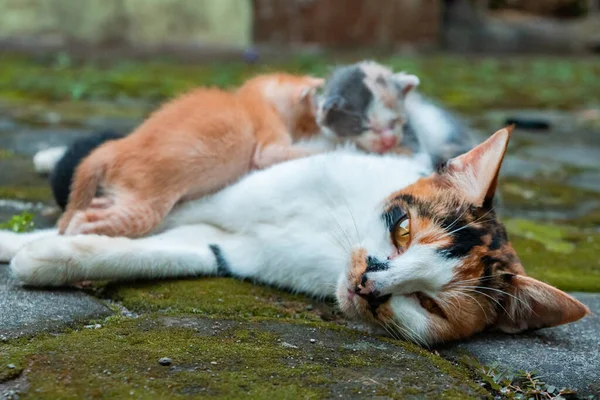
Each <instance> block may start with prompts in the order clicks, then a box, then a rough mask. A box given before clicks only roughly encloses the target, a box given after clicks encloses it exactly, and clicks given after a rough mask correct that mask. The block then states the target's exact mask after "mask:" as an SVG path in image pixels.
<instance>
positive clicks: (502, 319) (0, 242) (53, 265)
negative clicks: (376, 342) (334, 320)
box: [0, 129, 589, 346]
mask: <svg viewBox="0 0 600 400" xmlns="http://www.w3.org/2000/svg"><path fill="white" fill-rule="evenodd" d="M509 137H510V129H502V130H500V131H498V132H496V133H495V134H494V135H493V136H492V137H490V138H489V139H488V140H486V141H485V142H484V143H482V144H480V145H479V146H477V147H475V148H474V149H473V150H471V151H469V152H468V153H465V154H463V155H461V156H459V157H456V158H453V159H451V160H449V161H448V163H446V165H445V166H444V168H443V169H441V170H439V171H436V172H432V171H431V169H430V165H429V164H428V163H423V162H421V161H419V159H418V158H414V157H412V156H378V155H373V154H364V153H359V152H356V151H352V150H349V149H344V150H338V151H335V152H331V153H326V154H321V155H316V156H314V157H307V158H302V159H297V160H293V161H290V162H287V163H282V164H278V165H275V166H273V167H272V168H269V169H266V170H262V171H256V172H254V173H251V174H249V175H247V176H245V177H244V178H242V179H241V180H240V181H238V182H237V183H235V184H233V185H231V186H229V187H226V188H225V189H223V190H221V191H219V192H217V193H215V194H212V195H208V196H205V197H203V198H201V199H197V200H194V201H191V202H188V203H185V204H183V205H181V206H180V207H178V208H176V209H175V210H174V211H173V212H172V213H171V214H170V215H169V216H167V218H166V219H165V220H164V221H163V223H162V224H161V226H160V227H158V228H157V229H155V230H154V232H153V233H152V235H150V236H147V237H144V238H140V239H128V238H123V237H118V238H114V237H107V236H97V235H77V236H59V235H58V234H57V232H56V230H48V231H38V232H33V233H28V234H27V233H26V234H15V233H12V232H0V259H10V258H12V260H11V263H10V268H11V270H12V272H13V274H14V276H15V277H16V278H17V279H19V280H20V281H21V282H23V283H24V284H28V285H35V286H60V285H66V284H69V283H74V282H78V281H82V280H130V279H160V278H177V277H192V276H199V275H223V276H232V277H236V278H241V279H250V280H253V281H256V282H262V283H265V284H269V285H273V286H277V287H282V288H287V289H290V290H293V291H299V292H304V293H307V294H309V295H313V296H317V297H335V298H336V299H337V302H338V304H339V306H340V308H341V310H342V311H343V312H344V313H345V314H346V315H347V316H348V317H351V318H356V319H358V320H360V321H362V322H364V323H366V324H368V325H369V326H371V327H373V328H374V329H375V330H379V331H381V332H387V333H388V334H390V335H392V336H394V337H403V338H406V339H408V340H412V341H414V342H416V343H418V344H421V345H424V346H429V345H432V344H434V343H439V342H444V341H449V340H455V339H462V338H467V337H469V336H471V335H473V334H475V333H477V332H480V331H482V330H484V329H499V330H502V331H505V332H510V333H515V332H520V331H524V330H527V329H537V328H542V327H549V326H555V325H560V324H564V323H568V322H573V321H576V320H578V319H580V318H582V317H584V316H585V315H586V314H588V313H589V310H588V309H587V308H586V306H585V305H583V304H582V303H580V302H579V301H577V300H576V299H574V298H572V297H571V296H569V295H567V294H566V293H564V292H562V291H560V290H558V289H556V288H553V287H551V286H549V285H547V284H545V283H543V282H540V281H538V280H536V279H534V278H531V277H528V276H527V275H526V274H525V271H524V269H523V266H522V265H521V263H520V261H519V258H518V257H517V254H516V253H515V251H514V249H513V248H512V247H511V245H510V242H509V240H508V237H507V235H506V231H505V228H504V226H503V225H502V223H501V222H500V221H499V220H498V219H497V217H496V214H495V211H494V209H493V206H492V200H493V197H494V192H495V190H496V186H497V181H498V173H499V169H500V165H501V163H502V160H503V158H504V154H505V152H506V148H507V145H508V141H509Z"/></svg>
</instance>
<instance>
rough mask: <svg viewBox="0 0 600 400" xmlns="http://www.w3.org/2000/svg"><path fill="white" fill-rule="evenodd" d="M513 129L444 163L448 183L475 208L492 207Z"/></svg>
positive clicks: (504, 130) (502, 131) (510, 127)
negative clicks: (448, 179)
mask: <svg viewBox="0 0 600 400" xmlns="http://www.w3.org/2000/svg"><path fill="white" fill-rule="evenodd" d="M512 130H513V127H512V126H509V127H507V128H504V129H501V130H499V131H498V132H496V133H494V134H493V135H492V136H491V137H490V138H488V139H487V140H486V141H485V142H483V143H481V144H480V145H479V146H477V147H475V148H473V149H472V150H471V151H469V152H467V153H465V154H463V155H461V156H458V157H456V158H453V159H451V160H449V161H448V163H447V164H446V166H447V168H446V172H445V173H446V174H448V175H449V178H450V182H451V183H452V184H453V185H454V186H455V187H456V188H457V189H458V190H460V192H461V194H462V196H464V197H465V198H466V199H467V200H468V201H469V202H470V203H472V204H473V205H475V206H477V207H481V206H486V207H491V205H492V200H493V198H494V194H495V192H496V187H497V186H498V174H499V173H500V166H501V165H502V160H503V159H504V154H505V153H506V148H507V147H508V141H509V139H510V134H511V132H512Z"/></svg>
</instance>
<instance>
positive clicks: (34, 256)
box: [10, 237, 78, 286]
mask: <svg viewBox="0 0 600 400" xmlns="http://www.w3.org/2000/svg"><path fill="white" fill-rule="evenodd" d="M65 239H66V238H64V237H54V238H47V239H41V240H38V241H35V242H32V243H30V244H28V245H26V246H24V247H23V248H21V249H20V250H19V251H18V252H17V254H16V255H15V256H14V257H13V259H12V260H11V262H10V269H11V271H12V273H13V276H14V277H15V278H17V279H18V280H19V281H20V282H21V283H23V284H25V285H32V286H62V285H65V284H67V283H69V282H72V281H73V278H74V277H75V276H76V275H77V270H78V268H77V266H76V265H75V263H74V262H73V258H71V257H70V254H71V253H70V250H71V249H70V244H69V242H68V241H67V240H65Z"/></svg>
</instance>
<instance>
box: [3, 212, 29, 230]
mask: <svg viewBox="0 0 600 400" xmlns="http://www.w3.org/2000/svg"><path fill="white" fill-rule="evenodd" d="M33 217H34V215H33V214H32V213H31V212H29V211H24V212H22V213H21V214H17V215H13V216H12V217H11V219H10V220H8V222H4V223H1V224H0V229H8V230H11V231H13V232H17V233H20V232H29V231H32V230H33V228H34V223H33Z"/></svg>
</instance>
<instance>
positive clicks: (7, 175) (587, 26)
mask: <svg viewBox="0 0 600 400" xmlns="http://www.w3.org/2000/svg"><path fill="white" fill-rule="evenodd" d="M599 56H600V0H368V1H366V0H365V1H361V0H0V60H1V61H0V199H1V200H0V219H1V220H8V219H10V218H11V216H12V215H15V214H18V213H21V212H26V213H29V212H31V213H32V215H34V220H35V222H36V224H37V225H38V226H44V225H49V224H51V223H52V222H53V221H54V220H55V219H56V213H55V211H54V209H53V208H52V206H53V204H52V200H51V197H52V196H51V194H50V189H49V187H48V184H47V180H46V179H47V178H46V177H40V176H38V175H37V174H35V172H34V171H33V166H32V163H31V157H32V156H33V154H35V152H36V151H38V150H41V149H45V148H48V147H50V146H56V145H64V144H67V143H69V142H70V141H72V140H73V139H75V138H77V137H81V136H84V135H88V134H90V133H91V132H94V131H97V130H100V129H113V130H117V131H119V132H123V133H126V132H129V131H130V130H131V129H132V128H133V127H135V126H136V125H137V124H138V123H139V122H140V121H141V120H142V119H143V118H144V117H145V116H146V115H147V114H148V113H149V112H150V111H151V110H152V109H154V108H155V107H156V106H157V105H158V104H159V103H160V102H161V101H163V100H164V99H168V98H169V97H171V96H174V95H176V94H178V93H181V92H182V91H185V90H187V89H190V88H192V87H194V86H198V85H217V86H220V87H232V86H235V85H237V84H239V83H240V82H241V81H243V80H244V79H245V78H246V77H248V76H250V75H253V74H256V73H258V72H262V71H267V70H273V69H284V70H288V71H301V72H307V73H312V74H316V75H322V76H327V74H328V72H329V71H330V69H331V68H332V67H333V66H335V65H339V64H342V63H348V62H354V61H357V60H360V59H364V58H373V59H376V60H377V61H379V62H382V63H384V64H387V65H389V66H390V67H393V68H395V69H398V70H406V71H408V72H411V73H414V74H416V75H418V76H419V77H420V78H421V86H420V88H419V89H420V91H421V92H422V93H424V94H425V95H427V96H429V97H431V98H432V99H433V100H435V101H437V102H439V103H440V104H442V105H444V106H446V107H448V108H449V109H450V110H452V111H454V112H455V113H457V115H459V116H460V117H462V118H463V119H464V120H465V121H466V122H467V123H469V125H470V126H471V127H472V129H473V135H474V136H476V138H477V139H478V140H479V139H481V138H483V137H485V136H487V135H489V134H490V133H492V132H494V131H496V130H497V129H499V128H500V127H502V126H503V125H505V124H507V123H509V122H515V121H516V122H518V129H517V131H516V133H515V135H514V136H513V137H514V139H513V141H512V145H511V151H510V154H509V156H508V158H507V160H506V162H505V165H504V168H503V179H502V183H501V189H502V195H503V208H502V213H503V214H504V216H505V221H506V223H507V227H508V229H509V233H510V234H511V239H512V240H513V242H514V244H515V246H516V247H517V251H518V252H519V254H520V256H521V257H522V259H523V261H524V265H525V266H526V268H527V269H528V271H529V272H530V273H531V274H532V275H534V276H536V277H538V278H541V279H544V280H546V281H548V282H549V283H551V284H554V285H556V286H559V287H560V288H562V289H565V290H583V291H600V195H599V194H600V79H599V78H600V58H599Z"/></svg>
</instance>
